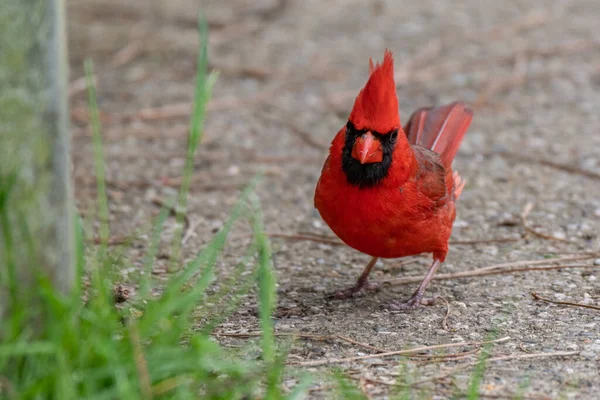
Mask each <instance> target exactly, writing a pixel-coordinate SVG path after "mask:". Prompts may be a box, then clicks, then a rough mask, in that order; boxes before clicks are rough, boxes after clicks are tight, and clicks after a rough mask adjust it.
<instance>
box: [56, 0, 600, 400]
mask: <svg viewBox="0 0 600 400" xmlns="http://www.w3.org/2000/svg"><path fill="white" fill-rule="evenodd" d="M599 11H600V6H599V5H598V2H597V1H596V0H577V1H575V0H573V1H545V0H537V1H531V0H508V1H490V0H485V1H479V0H477V1H476V0H461V1H440V0H421V1H397V0H389V1H384V0H371V1H363V0H355V1H353V0H328V1H322V0H271V1H268V0H264V1H244V0H240V1H234V0H229V1H223V0H220V1H219V0H214V1H194V0H173V1H150V0H77V1H71V2H69V4H68V23H69V46H70V65H71V77H70V82H71V84H70V101H71V118H72V126H73V130H72V132H73V141H74V142H73V156H74V166H75V167H74V171H75V188H76V198H77V204H78V206H79V209H80V211H81V212H82V213H84V214H85V213H86V210H87V209H88V208H89V206H90V204H91V203H92V202H93V201H94V200H95V178H94V176H93V174H92V172H91V171H93V170H92V156H91V154H92V146H91V133H90V132H91V131H90V127H89V113H88V107H87V94H86V91H85V81H84V78H83V75H84V74H83V69H82V63H83V61H84V59H86V58H91V59H93V61H94V64H95V72H96V76H95V78H96V81H97V86H98V96H99V107H100V117H101V122H102V128H103V137H104V143H105V156H106V167H107V183H108V195H109V200H110V209H111V214H110V218H111V224H112V226H111V228H112V231H111V234H112V235H113V236H114V237H115V238H116V239H118V237H119V236H124V235H129V234H131V233H132V232H133V231H134V230H135V229H136V228H137V227H140V226H143V225H144V224H147V222H148V221H149V218H150V217H151V216H154V215H156V213H157V212H158V207H157V206H156V205H157V204H160V201H161V199H164V198H166V197H167V196H169V195H170V194H173V193H175V191H176V190H177V188H178V185H179V184H180V182H181V179H180V175H181V169H182V166H183V162H184V157H185V154H186V140H187V132H188V126H189V115H190V111H191V101H192V99H193V92H194V74H195V64H196V57H197V51H198V34H197V15H198V12H202V13H203V14H204V15H205V16H206V18H207V20H208V24H209V28H210V41H209V59H210V69H212V70H218V71H219V74H220V75H219V79H218V82H217V84H216V86H215V87H214V90H213V98H212V100H211V102H210V103H209V105H208V115H207V121H206V132H205V137H204V141H203V143H202V144H201V145H200V148H199V150H198V154H197V157H196V164H195V173H194V177H193V181H192V182H193V183H192V187H191V194H190V200H189V202H190V204H189V211H188V214H187V215H188V218H189V224H190V226H191V228H190V230H189V233H190V234H189V238H188V240H187V241H186V247H185V252H186V253H187V254H192V253H193V252H195V251H196V250H197V249H199V248H201V247H202V245H203V244H204V243H205V242H206V241H207V239H208V238H210V237H211V235H212V234H213V232H215V231H216V230H217V229H218V228H219V227H220V226H221V225H222V223H223V221H224V219H225V218H226V216H227V215H228V213H229V211H230V208H231V205H232V203H233V202H234V201H235V199H236V198H237V196H238V195H239V188H240V187H242V186H243V185H245V184H246V183H247V182H248V181H249V180H250V179H251V178H252V177H253V176H254V175H255V174H256V173H257V172H260V171H264V172H265V174H266V176H265V179H264V180H263V182H262V183H261V185H260V187H259V190H258V194H259V197H260V199H261V201H262V204H263V208H264V213H265V223H266V227H267V230H268V231H269V232H270V233H274V234H284V235H289V236H294V235H295V236H298V235H302V234H306V233H307V232H309V233H311V234H313V235H330V231H329V230H328V228H327V227H326V225H325V224H324V223H323V222H322V221H321V219H320V217H319V215H318V213H317V212H316V210H314V207H313V200H312V196H313V194H314V186H315V184H316V181H317V179H318V176H319V173H320V171H321V167H322V164H323V161H324V159H325V157H326V154H327V146H328V144H329V142H330V141H331V139H332V138H333V137H334V135H335V134H336V133H337V131H338V130H339V129H340V128H341V127H342V126H343V125H344V124H345V122H346V119H347V117H348V114H349V111H350V108H351V106H352V103H353V100H354V97H355V96H356V94H357V93H358V90H359V89H360V88H361V86H362V85H363V84H364V82H365V81H366V79H367V74H368V60H369V58H370V57H371V58H373V60H374V61H376V60H380V59H381V58H382V57H383V53H384V49H386V48H388V49H390V50H391V51H392V52H393V53H394V58H395V73H396V83H397V87H398V96H399V102H400V112H401V119H402V121H403V122H406V120H407V118H408V117H409V116H410V114H411V112H412V111H413V110H414V109H416V108H417V107H421V106H429V105H437V104H440V103H444V102H449V101H453V100H463V101H466V102H468V103H470V104H471V105H472V106H473V107H474V109H475V118H474V120H473V124H472V125H471V128H470V130H469V131H468V133H467V135H466V136H465V140H464V142H463V145H462V147H461V149H460V151H459V153H458V156H457V158H456V161H455V169H457V170H459V171H460V173H461V175H462V176H464V177H465V178H466V180H467V182H468V183H467V186H466V188H465V190H464V191H463V194H462V196H461V199H460V204H459V206H458V218H457V221H456V224H455V228H454V234H453V235H454V236H453V240H465V241H468V240H474V239H493V238H498V237H502V238H509V239H510V240H512V242H511V241H510V240H509V241H507V242H506V243H504V244H502V243H494V242H493V241H492V242H490V243H484V244H479V245H476V246H462V247H456V246H455V247H454V248H452V249H451V251H450V256H449V259H448V262H447V263H446V264H445V265H444V267H443V268H442V269H443V270H446V271H447V272H453V271H455V272H456V271H461V270H466V269H469V268H475V267H477V266H482V265H489V264H493V263H499V262H506V261H514V260H517V259H528V258H531V257H532V254H534V253H535V254H541V255H548V254H556V253H560V252H569V251H571V252H574V251H582V250H589V249H598V248H599V244H600V243H599V239H598V232H599V231H600V186H599V185H598V180H599V179H600V134H598V132H597V131H598V126H600V113H598V110H599V109H600V51H599V50H600V26H599V25H598V12H599ZM527 208H529V212H528V213H527V214H528V219H529V221H530V224H531V225H532V226H533V227H534V228H535V230H536V231H537V232H541V233H542V234H541V235H535V234H534V235H530V236H529V237H528V238H525V237H524V236H523V231H522V226H521V223H520V215H521V214H522V212H523V210H524V209H527ZM167 233H168V229H167ZM544 236H545V237H544ZM239 238H240V240H243V235H242V234H240V236H239ZM273 246H274V255H275V264H276V268H277V274H278V276H277V278H278V284H279V295H280V297H279V299H280V306H281V307H282V309H284V310H286V309H287V310H288V311H289V310H292V311H289V313H288V314H285V319H283V320H281V321H279V322H278V325H277V326H278V327H280V328H282V329H285V327H286V326H287V327H288V328H289V327H290V326H292V327H294V326H298V325H294V324H300V323H301V324H302V326H303V327H304V328H306V329H309V330H311V331H326V332H329V331H331V332H338V331H339V332H344V331H346V332H348V331H352V332H357V334H358V335H360V334H364V336H365V337H370V336H371V335H372V334H373V332H374V330H375V331H377V330H378V329H379V330H381V331H394V332H398V331H400V334H401V338H402V340H404V341H407V342H410V341H411V340H416V341H417V342H418V341H420V340H421V339H422V338H433V337H435V336H436V335H437V334H439V332H438V331H436V330H435V329H434V328H432V329H431V330H425V331H424V330H423V329H425V328H423V327H424V326H432V324H433V325H435V326H437V325H436V324H438V322H431V321H437V319H436V318H437V314H436V313H435V312H434V311H430V310H427V311H422V312H421V313H420V314H419V316H418V317H415V318H416V319H415V320H414V321H413V322H410V321H407V319H406V318H404V317H398V316H395V317H394V316H389V315H381V314H378V313H375V314H373V309H374V307H375V306H374V303H377V302H379V301H382V302H385V301H386V299H385V298H384V297H388V300H389V298H393V297H394V296H396V297H398V296H400V297H406V296H407V295H409V294H410V290H411V288H409V287H403V288H402V289H399V290H400V291H402V293H393V292H390V293H387V294H384V295H382V296H383V297H381V298H379V299H376V298H375V299H374V298H363V299H360V300H357V301H356V302H350V303H346V304H340V303H335V304H334V305H324V304H323V301H322V300H320V299H321V298H322V294H323V293H324V292H326V291H331V290H333V289H336V288H340V287H344V286H347V285H348V284H350V283H351V282H353V280H354V279H355V277H356V276H357V275H358V273H359V272H360V270H362V267H363V266H364V263H365V262H366V260H367V258H366V256H364V255H361V254H359V253H357V252H355V251H353V250H351V249H348V248H346V247H336V246H331V245H329V244H326V243H325V244H324V243H315V242H312V241H293V240H283V241H282V240H276V239H275V242H274V245H273ZM143 247H144V241H143V240H141V241H140V243H138V247H137V249H138V250H140V251H141V249H142V248H143ZM136 251H137V250H136V248H134V249H133V250H132V254H131V256H132V257H131V259H132V260H135V259H136V254H135V252H136ZM140 254H141V253H140ZM238 256H239V255H236V254H235V253H232V254H231V255H229V256H228V257H230V259H231V260H236V259H237V258H236V257H238ZM225 260H228V259H227V258H225ZM163 261H164V260H163ZM163 261H161V262H162V263H163V265H162V266H161V262H159V263H158V264H157V266H156V270H155V271H154V272H155V274H156V275H157V276H160V274H162V273H164V272H165V269H164V268H165V267H164V262H163ZM422 261H423V262H422V264H423V266H422V265H415V266H414V270H413V269H410V268H413V267H406V268H409V269H408V271H412V273H413V274H419V273H421V272H422V271H424V269H423V268H424V265H425V264H427V263H428V262H429V261H428V260H422ZM417 264H419V263H417ZM231 265H232V264H229V263H228V262H226V261H224V262H223V264H222V265H221V270H220V273H222V274H227V273H228V269H229V268H231ZM131 268H132V269H135V262H133V263H132V267H131ZM161 268H162V269H161ZM406 271H407V270H406V269H405V267H395V266H394V262H393V261H389V262H388V261H386V263H384V265H383V266H380V268H378V270H377V272H376V273H375V274H374V278H375V279H385V278H388V277H390V276H396V275H398V274H400V275H402V273H404V272H406ZM127 273H128V271H127V270H125V271H123V275H124V278H125V279H126V275H127ZM557 274H558V273H557ZM559 277H560V279H559ZM482 282H484V283H483V284H482ZM557 282H559V283H557ZM569 285H574V286H569ZM432 286H434V287H435V288H433V289H432V291H433V293H434V294H435V293H438V294H443V295H445V296H447V297H448V298H449V299H452V300H453V301H458V302H462V304H465V303H466V304H469V306H466V307H468V308H465V309H464V310H466V311H461V310H463V309H462V308H461V307H455V309H458V310H459V311H457V312H458V313H459V314H460V313H463V314H462V315H461V316H460V321H462V322H461V324H462V325H461V324H458V325H457V328H456V329H457V331H455V335H463V336H461V337H464V338H467V339H469V340H480V339H483V338H485V337H486V334H487V333H486V331H485V328H484V327H483V326H484V325H486V323H485V321H488V320H490V319H491V318H493V317H494V316H495V315H498V314H497V311H496V309H495V308H494V307H495V306H493V305H491V304H490V301H492V302H497V304H503V303H502V302H503V301H504V299H506V298H510V299H516V300H515V301H517V300H522V302H521V303H516V304H517V305H512V306H511V307H514V308H512V309H511V312H510V313H506V314H503V317H502V318H505V319H503V320H502V321H504V322H502V323H505V322H506V321H507V320H508V321H509V322H506V323H507V324H508V325H506V326H511V329H513V331H514V332H513V334H516V335H518V336H519V335H520V337H530V336H533V337H534V339H532V340H534V344H532V349H537V350H541V349H542V348H543V347H544V346H546V347H548V346H549V347H553V346H554V347H553V348H560V347H561V346H562V345H561V344H560V343H563V344H564V343H566V342H565V341H570V340H573V341H574V342H576V344H575V345H576V346H583V344H585V340H589V338H588V339H586V337H587V336H585V337H580V338H579V339H581V341H582V343H579V342H578V340H579V339H569V338H572V337H578V336H577V335H579V334H580V333H581V332H584V333H585V332H588V333H589V328H585V327H584V325H585V324H584V325H581V324H583V322H581V320H580V321H579V322H577V323H575V322H573V321H572V320H571V322H569V321H570V320H569V318H568V317H564V318H562V319H561V318H558V319H557V318H546V319H545V318H544V317H540V316H539V315H537V314H535V313H533V314H532V313H531V312H530V311H531V309H530V304H529V302H528V300H527V299H529V297H528V296H529V295H528V290H530V289H534V288H535V289H539V290H548V291H552V292H555V293H558V294H564V293H565V292H568V291H569V290H579V291H580V292H578V293H577V294H573V295H577V296H580V295H583V294H582V293H583V292H582V291H584V292H585V293H588V295H589V296H591V297H590V298H592V297H594V296H600V289H599V288H598V286H597V284H596V285H594V284H593V283H591V281H588V280H587V276H583V275H580V274H579V273H573V274H568V275H552V274H550V273H549V274H547V275H535V276H534V275H531V276H529V275H523V276H521V277H518V278H513V277H503V278H490V279H489V280H486V279H484V280H475V281H454V282H447V283H444V284H443V285H442V284H441V283H436V284H434V285H432ZM490 288H493V291H491V289H490ZM471 304H473V308H471ZM251 308H252V304H250V303H248V304H246V309H247V310H248V312H247V313H246V314H244V312H241V313H238V314H236V315H237V316H236V317H235V318H234V319H233V320H232V321H230V323H231V324H232V325H231V326H234V327H235V326H239V325H240V324H242V325H244V324H253V323H254V322H255V320H254V319H253V318H254V317H253V315H252V312H251V311H250V310H251ZM438 311H439V310H438ZM282 315H284V314H281V315H280V317H281V316H282ZM282 318H283V317H282ZM592 319H593V317H589V320H587V322H586V323H588V324H589V323H594V322H593V321H592ZM364 320H368V321H372V323H370V324H367V323H363V321H364ZM332 321H334V322H332ZM357 321H359V322H357ZM419 321H421V322H419ZM540 321H541V322H540ZM429 323H430V324H429ZM365 324H366V325H365ZM427 324H429V325H427ZM511 324H512V325H511ZM537 324H539V326H538V325H537ZM578 324H579V325H578ZM531 326H538V328H539V329H541V330H542V331H544V329H548V332H549V331H550V330H552V331H553V334H552V335H550V336H544V334H543V333H542V334H540V335H541V336H538V338H539V337H544V338H545V340H544V343H543V344H542V341H541V339H540V341H537V342H536V341H535V340H537V339H535V337H536V334H535V333H532V332H535V329H534V330H533V331H531ZM417 327H419V328H418V329H417ZM507 329H508V328H507ZM536 329H537V328H536ZM544 332H546V331H544ZM538 333H539V332H538ZM373 340H375V339H373ZM376 340H380V341H381V342H380V343H382V344H383V345H384V346H385V345H386V344H389V345H390V346H392V345H394V346H395V347H397V344H398V343H397V341H398V340H399V339H398V337H391V336H389V335H388V336H381V337H379V339H376ZM432 340H434V339H432ZM544 348H545V347H544ZM332 351H334V350H332ZM540 365H541V366H543V368H540V369H539V370H536V371H537V372H536V371H533V372H531V373H532V377H535V376H536V374H537V373H539V374H541V375H540V376H539V377H540V379H538V380H537V381H536V382H537V383H536V385H538V384H539V385H540V386H539V387H538V388H542V389H543V391H545V390H546V389H547V391H548V392H549V393H550V392H552V391H553V390H558V389H557V388H560V387H561V385H563V384H564V383H565V380H566V379H567V377H568V375H566V374H567V372H565V368H568V367H567V366H565V365H563V364H561V363H553V364H552V363H550V362H549V364H540ZM544 368H545V369H544ZM576 368H577V370H578V371H580V372H582V374H583V375H581V376H580V378H581V379H583V381H585V382H589V384H590V385H597V384H598V383H597V382H596V383H592V381H591V380H590V379H591V378H590V377H591V376H592V375H593V374H594V368H595V367H593V365H592V364H591V363H587V364H586V363H585V362H582V363H580V364H578V366H577V367H576ZM515 371H516V370H514V369H513V370H512V372H511V371H508V372H506V371H505V372H506V376H505V377H504V378H503V379H506V381H504V383H510V382H513V381H511V380H510V379H513V378H514V379H517V378H516V376H517V375H518V374H516V372H515ZM596 371H597V369H596ZM586 374H587V375H586ZM541 377H544V378H543V379H542V378H541ZM586 379H587V380H586ZM515 382H516V381H515ZM536 387H537V386H536ZM590 387H591V386H590ZM590 390H591V389H590ZM552 393H554V392H552ZM590 393H591V392H590Z"/></svg>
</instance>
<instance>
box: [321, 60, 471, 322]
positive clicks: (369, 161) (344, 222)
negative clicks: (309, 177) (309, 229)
mask: <svg viewBox="0 0 600 400" xmlns="http://www.w3.org/2000/svg"><path fill="white" fill-rule="evenodd" d="M369 71H370V76H369V80H368V81H367V83H366V84H365V86H364V88H363V89H362V90H361V91H360V92H359V94H358V96H357V97H356V100H355V102H354V107H353V108H352V112H351V113H350V117H349V118H348V123H347V124H346V126H345V127H343V128H342V129H341V130H340V131H339V132H338V133H337V135H336V136H335V138H334V139H333V142H332V143H331V146H330V149H329V157H328V158H327V160H326V161H325V165H324V166H323V170H322V172H321V177H320V179H319V182H318V183H317V188H316V191H315V207H316V208H317V209H318V210H319V213H320V214H321V216H322V218H323V220H324V221H325V222H326V223H327V224H328V225H329V227H330V228H331V229H332V230H333V232H335V234H336V235H337V236H339V238H340V239H342V241H344V242H345V243H346V244H347V245H349V246H350V247H353V248H354V249H356V250H358V251H361V252H363V253H366V254H368V255H370V256H372V257H373V258H372V259H371V261H370V262H369V263H368V265H367V266H366V268H365V269H364V271H363V273H362V274H361V276H360V278H359V279H358V281H357V282H356V284H355V285H354V286H352V287H350V288H349V289H346V290H342V291H339V292H336V293H335V294H334V295H332V297H335V298H346V297H351V296H353V295H354V294H355V293H357V292H359V291H361V290H363V289H367V288H373V287H375V285H373V284H372V283H370V282H368V281H367V278H368V276H369V273H370V272H371V270H372V269H373V267H374V266H375V263H376V262H377V259H378V258H380V257H382V258H396V257H405V256H412V255H417V254H421V253H432V254H433V264H432V265H431V267H430V269H429V271H428V272H427V275H425V278H424V279H423V281H422V283H421V284H420V285H419V287H418V289H417V290H416V291H415V292H414V294H413V295H412V297H411V298H410V299H409V300H408V301H407V302H398V301H396V302H393V303H392V304H391V305H390V308H391V309H396V310H410V309H413V308H415V307H417V306H419V305H420V304H422V303H423V304H425V303H426V299H424V298H423V296H424V293H425V289H426V287H427V285H428V284H429V282H430V281H431V279H432V278H433V276H434V274H435V273H436V271H437V270H438V268H439V266H440V264H441V263H442V262H443V261H444V259H445V258H446V254H447V253H448V240H449V238H450V234H451V232H452V224H453V223H454V218H455V216H456V208H455V203H456V201H457V200H458V197H459V196H460V193H461V190H462V189H463V187H464V184H465V183H464V181H463V180H462V179H461V178H460V176H459V175H458V173H456V172H452V168H451V165H452V160H453V159H454V156H455V155H456V152H457V151H458V147H459V146H460V143H461V141H462V139H463V137H464V135H465V132H466V131H467V129H468V127H469V125H470V123H471V119H472V118H473V112H472V111H471V110H470V109H469V108H467V107H466V106H465V104H464V103H461V102H454V103H451V104H447V105H444V106H440V107H435V108H431V107H429V108H421V109H418V110H417V111H415V112H414V113H413V115H412V116H411V118H410V119H409V121H408V123H407V124H406V125H405V126H404V128H402V126H401V124H400V116H399V112H398V99H397V97H396V85H395V82H394V60H393V58H392V53H391V52H389V51H388V50H386V51H385V54H384V57H383V62H382V63H381V65H380V64H379V63H377V65H373V61H372V60H369Z"/></svg>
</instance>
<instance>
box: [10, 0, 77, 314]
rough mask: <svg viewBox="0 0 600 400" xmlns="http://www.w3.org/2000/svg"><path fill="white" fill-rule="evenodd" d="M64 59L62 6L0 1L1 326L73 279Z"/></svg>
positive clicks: (36, 0)
mask: <svg viewBox="0 0 600 400" xmlns="http://www.w3.org/2000/svg"><path fill="white" fill-rule="evenodd" d="M66 54H67V52H66V29H65V4H64V0H0V319H1V318H2V317H3V316H5V315H6V312H7V311H8V312H10V310H11V304H13V305H14V300H15V299H16V298H22V297H23V296H28V295H30V294H32V293H36V288H35V286H34V285H36V284H37V282H38V279H37V278H38V277H47V278H49V279H50V280H51V282H52V283H53V284H54V286H55V287H56V288H57V289H59V290H60V291H62V292H68V291H69V290H70V288H71V287H72V284H73V279H74V276H75V267H74V239H73V232H74V219H73V200H72V189H71V182H70V174H69V170H70V167H71V161H70V136H69V131H68V125H69V117H68V105H67V97H66V93H67V75H68V70H67V62H66ZM0 323H1V320H0Z"/></svg>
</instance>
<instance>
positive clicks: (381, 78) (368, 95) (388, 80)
mask: <svg viewBox="0 0 600 400" xmlns="http://www.w3.org/2000/svg"><path fill="white" fill-rule="evenodd" d="M369 72H370V76H369V80H368V81H367V83H366V84H365V86H364V87H363V88H362V90H361V91H360V93H359V94H358V96H356V100H355V101H354V107H353V108H352V112H351V113H350V117H349V120H350V122H352V124H354V126H356V128H358V129H368V130H373V131H375V132H378V133H388V132H390V131H392V130H394V129H398V128H399V127H400V115H399V113H398V97H396V84H395V82H394V59H393V58H392V53H391V52H390V51H389V50H386V51H385V54H384V56H383V62H382V63H381V64H379V63H377V64H376V65H373V60H371V59H369Z"/></svg>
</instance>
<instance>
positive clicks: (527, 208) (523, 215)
mask: <svg viewBox="0 0 600 400" xmlns="http://www.w3.org/2000/svg"><path fill="white" fill-rule="evenodd" d="M533 206H534V204H533V202H531V201H530V202H529V203H527V204H525V207H523V211H522V212H521V225H523V229H525V232H526V233H531V234H532V235H535V236H538V237H541V238H543V239H547V240H556V241H558V242H563V243H571V241H570V240H567V239H563V238H559V237H556V236H552V235H547V234H545V233H542V232H539V231H537V230H536V229H534V228H532V227H531V225H529V223H528V222H527V217H528V216H529V214H530V213H531V210H533Z"/></svg>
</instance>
